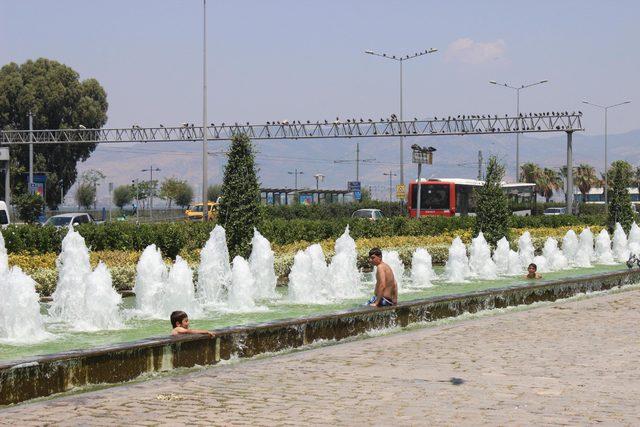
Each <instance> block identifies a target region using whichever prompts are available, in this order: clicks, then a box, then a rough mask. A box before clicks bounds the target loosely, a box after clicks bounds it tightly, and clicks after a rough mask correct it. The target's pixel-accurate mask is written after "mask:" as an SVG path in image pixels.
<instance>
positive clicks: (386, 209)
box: [260, 201, 407, 220]
mask: <svg viewBox="0 0 640 427" xmlns="http://www.w3.org/2000/svg"><path fill="white" fill-rule="evenodd" d="M358 209H380V210H381V211H382V213H383V215H384V216H386V217H393V216H407V210H406V208H405V207H404V206H402V204H401V203H400V202H382V201H367V202H362V203H342V204H341V203H327V204H319V205H308V206H307V205H303V204H295V205H262V206H260V210H261V213H262V218H264V219H266V220H270V219H278V218H279V219H335V218H351V215H352V214H353V213H354V212H355V211H357V210H358Z"/></svg>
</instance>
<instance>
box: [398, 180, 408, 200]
mask: <svg viewBox="0 0 640 427" xmlns="http://www.w3.org/2000/svg"><path fill="white" fill-rule="evenodd" d="M406 193H407V187H406V186H405V185H404V184H398V185H396V197H397V198H398V200H404V199H405V197H406V195H407V194H406Z"/></svg>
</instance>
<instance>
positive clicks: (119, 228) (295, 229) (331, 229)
mask: <svg viewBox="0 0 640 427" xmlns="http://www.w3.org/2000/svg"><path fill="white" fill-rule="evenodd" d="M605 223H606V217H605V216H603V215H589V216H577V217H575V216H570V215H555V216H533V217H532V216H529V217H518V216H513V217H511V219H510V224H509V225H510V227H515V228H539V227H551V228H554V227H562V226H577V225H600V226H602V225H605ZM473 224H474V218H473V217H452V218H447V217H424V218H421V219H420V220H416V219H410V218H405V217H391V218H386V219H384V220H381V221H370V220H367V219H349V218H337V219H331V220H310V219H291V220H286V219H272V220H263V221H262V225H261V227H260V232H261V233H262V234H263V235H264V236H265V237H266V238H267V239H269V240H270V241H271V242H272V243H275V244H278V245H284V244H289V243H293V242H296V241H307V242H317V241H320V240H325V239H335V238H337V237H339V236H340V235H341V234H342V233H343V232H344V229H345V227H346V226H347V225H349V227H350V230H351V235H352V236H353V237H354V238H356V239H357V238H371V237H385V236H437V235H439V234H440V233H443V232H451V231H456V230H467V229H471V228H472V227H473ZM213 227H214V224H212V223H203V222H189V223H187V222H172V223H156V224H139V225H136V224H134V223H128V222H111V223H105V224H99V225H94V224H83V225H80V226H78V227H77V230H78V231H79V232H80V234H81V235H82V236H83V237H84V238H85V241H86V243H87V246H89V248H90V249H91V250H93V251H104V250H124V251H142V250H143V249H144V248H145V247H146V246H148V245H150V244H152V243H155V244H156V245H157V246H158V247H159V248H160V249H161V250H162V253H163V254H164V255H165V256H167V257H170V258H175V257H176V255H178V254H179V253H180V251H181V250H193V249H199V248H201V247H202V246H204V244H205V242H206V241H207V239H208V238H209V233H210V231H211V230H212V229H213ZM2 234H3V236H4V239H5V245H6V247H7V250H8V252H9V253H36V254H37V253H48V252H60V246H61V245H60V244H61V241H62V238H63V237H64V235H65V234H66V229H56V228H54V227H40V226H35V225H11V226H9V227H8V228H7V229H5V230H3V231H2Z"/></svg>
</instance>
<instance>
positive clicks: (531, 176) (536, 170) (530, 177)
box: [520, 162, 542, 183]
mask: <svg viewBox="0 0 640 427" xmlns="http://www.w3.org/2000/svg"><path fill="white" fill-rule="evenodd" d="M541 173H542V169H541V168H540V166H538V165H537V164H535V163H531V162H529V163H525V164H523V165H522V166H520V180H521V181H523V182H533V183H535V182H536V180H537V179H538V178H539V177H540V175H541Z"/></svg>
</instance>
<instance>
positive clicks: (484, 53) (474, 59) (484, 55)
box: [445, 37, 506, 64]
mask: <svg viewBox="0 0 640 427" xmlns="http://www.w3.org/2000/svg"><path fill="white" fill-rule="evenodd" d="M505 51H506V43H505V42H504V40H501V39H498V40H496V41H493V42H486V43H482V42H477V41H475V40H472V39H470V38H466V37H465V38H461V39H458V40H456V41H454V42H453V43H451V44H450V45H449V46H448V47H447V51H446V53H445V59H446V60H447V61H449V62H453V61H459V62H462V63H465V64H482V63H483V62H488V61H493V60H496V59H498V58H500V57H501V56H503V54H504V52H505Z"/></svg>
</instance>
